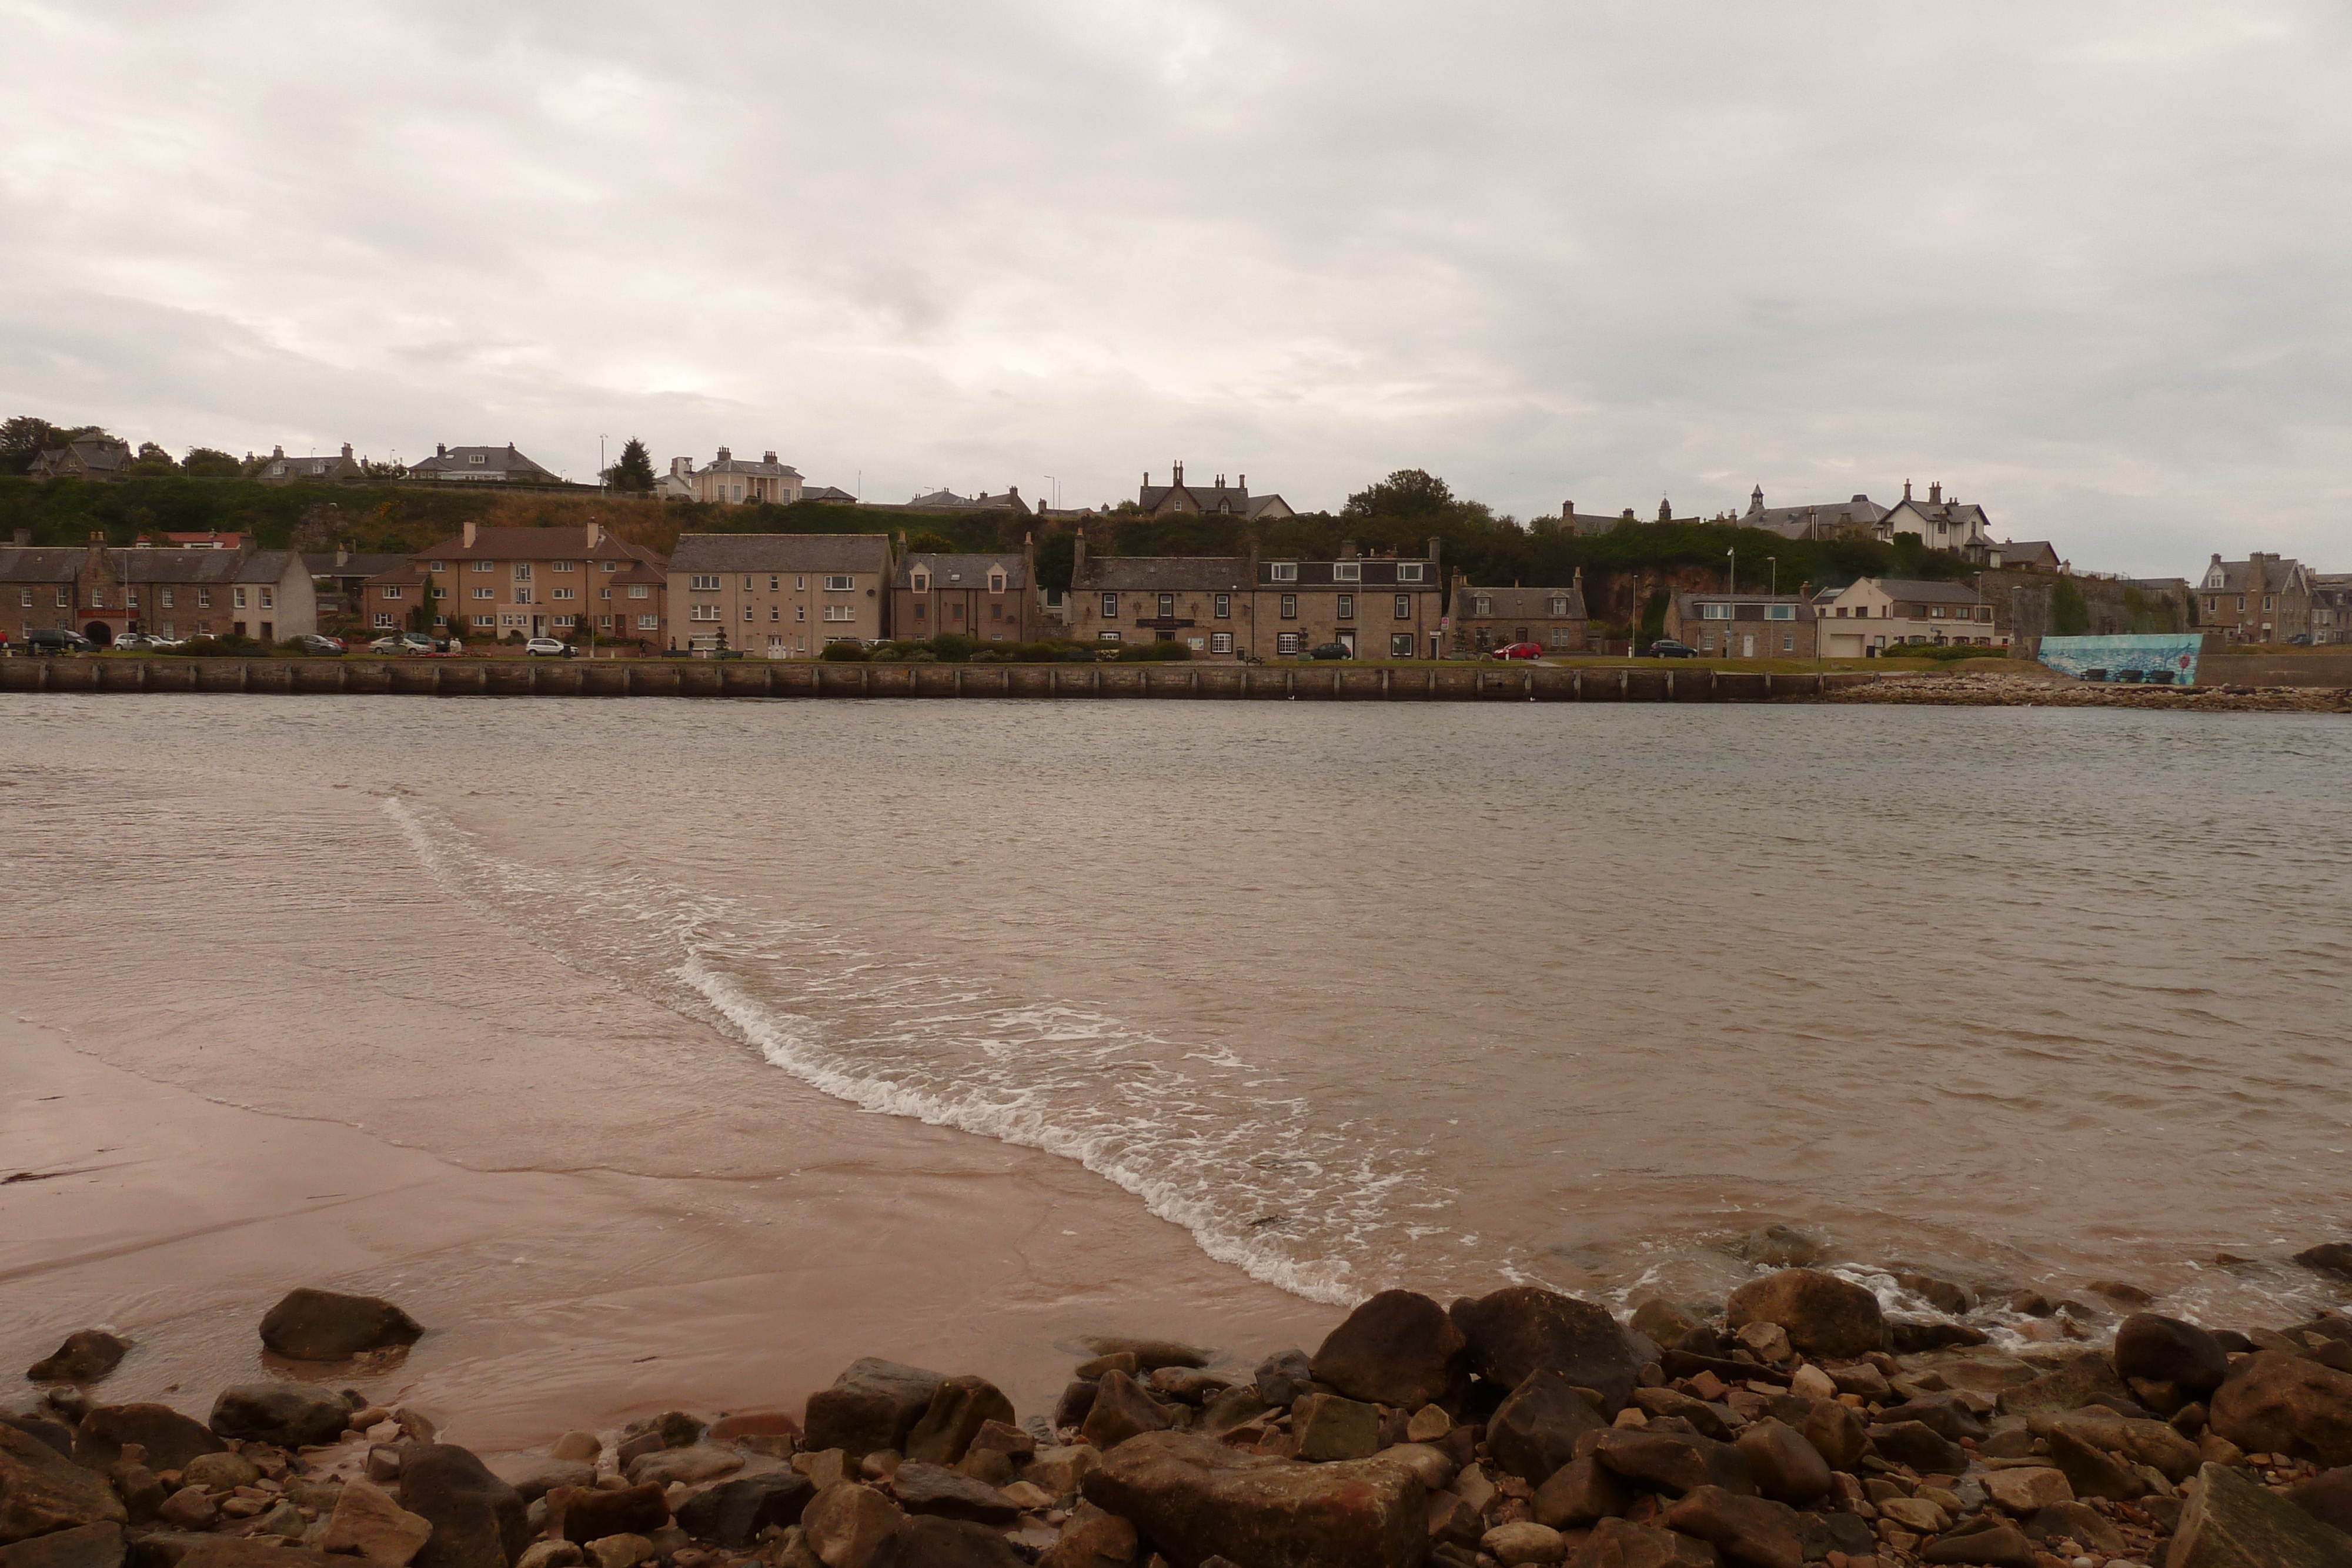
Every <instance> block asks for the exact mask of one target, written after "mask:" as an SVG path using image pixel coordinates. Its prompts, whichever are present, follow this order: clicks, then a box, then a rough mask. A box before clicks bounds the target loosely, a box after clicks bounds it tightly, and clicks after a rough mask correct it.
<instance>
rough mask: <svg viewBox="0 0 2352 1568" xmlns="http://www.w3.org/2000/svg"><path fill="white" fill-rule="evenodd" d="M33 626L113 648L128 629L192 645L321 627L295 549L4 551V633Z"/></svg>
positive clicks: (18, 636) (95, 544)
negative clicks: (217, 638) (205, 640)
mask: <svg viewBox="0 0 2352 1568" xmlns="http://www.w3.org/2000/svg"><path fill="white" fill-rule="evenodd" d="M35 627H61V628H64V629H67V630H69V631H74V632H80V633H82V635H84V636H86V637H88V638H89V640H90V641H91V642H93V643H111V642H113V641H114V640H115V639H116V638H118V637H121V636H122V635H123V634H124V633H126V632H147V633H152V634H153V635H155V636H160V637H169V638H173V639H175V640H185V639H188V638H192V637H207V636H224V635H228V634H231V633H234V634H236V635H237V636H243V637H253V638H257V639H259V640H260V641H262V642H265V643H276V642H282V641H284V640H285V639H286V638H289V637H294V636H299V635H300V634H301V633H303V632H316V631H317V630H318V629H319V615H318V604H317V600H316V597H315V596H314V594H313V593H312V591H311V584H310V572H309V570H307V569H306V568H305V567H304V566H303V564H302V560H301V558H300V557H299V556H298V555H296V554H294V553H293V552H291V551H289V550H255V549H235V550H214V549H151V548H141V549H110V548H109V547H108V546H107V544H106V542H105V538H104V536H102V535H98V534H93V535H91V536H90V540H89V544H88V545H87V546H86V547H85V548H83V549H26V548H16V549H0V632H6V633H7V636H8V640H9V641H10V642H12V643H21V642H22V641H23V640H24V635H25V633H26V632H27V631H30V630H32V629H33V628H35Z"/></svg>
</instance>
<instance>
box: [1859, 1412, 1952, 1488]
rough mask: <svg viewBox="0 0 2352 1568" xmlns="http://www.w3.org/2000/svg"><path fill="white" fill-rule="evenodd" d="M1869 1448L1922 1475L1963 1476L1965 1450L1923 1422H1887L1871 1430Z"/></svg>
mask: <svg viewBox="0 0 2352 1568" xmlns="http://www.w3.org/2000/svg"><path fill="white" fill-rule="evenodd" d="M1870 1442H1871V1446H1872V1447H1873V1448H1876V1449H1877V1450H1878V1452H1879V1454H1880V1455H1881V1456H1882V1457H1883V1458H1888V1459H1892V1460H1894V1461H1895V1463H1896V1464H1898V1465H1908V1466H1910V1467H1911V1468H1912V1469H1915V1470H1916V1471H1918V1472H1919V1473H1920V1474H1921V1475H1923V1476H1924V1475H1944V1476H1958V1475H1966V1474H1967V1473H1968V1469H1969V1454H1968V1450H1967V1449H1965V1448H1961V1447H1960V1446H1959V1445H1958V1443H1955V1442H1953V1441H1952V1440H1951V1439H1950V1438H1948V1437H1945V1436H1944V1435H1943V1434H1942V1433H1941V1432H1938V1431H1937V1430H1936V1429H1935V1428H1934V1427H1930V1426H1928V1425H1927V1423H1926V1422H1924V1421H1890V1422H1885V1423H1882V1424H1881V1425H1879V1426H1875V1427H1872V1428H1870Z"/></svg>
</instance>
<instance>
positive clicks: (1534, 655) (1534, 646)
mask: <svg viewBox="0 0 2352 1568" xmlns="http://www.w3.org/2000/svg"><path fill="white" fill-rule="evenodd" d="M1493 656H1494V657H1496V658H1497V659H1540V658H1542V657H1543V647H1542V645H1541V644H1540V643H1504V644H1503V645H1502V646H1501V647H1499V648H1497V649H1496V650H1495V652H1494V655H1493Z"/></svg>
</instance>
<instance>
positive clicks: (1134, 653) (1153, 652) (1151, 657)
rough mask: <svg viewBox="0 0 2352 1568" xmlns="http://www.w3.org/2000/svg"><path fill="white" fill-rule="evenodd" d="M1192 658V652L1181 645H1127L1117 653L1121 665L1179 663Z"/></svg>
mask: <svg viewBox="0 0 2352 1568" xmlns="http://www.w3.org/2000/svg"><path fill="white" fill-rule="evenodd" d="M1191 657H1192V649H1191V648H1190V647H1188V646H1186V645H1185V644H1184V643H1128V644H1127V645H1125V646H1124V647H1122V648H1120V649H1119V651H1118V662H1119V663H1120V664H1159V663H1161V662H1163V661H1168V662H1180V663H1181V661H1183V660H1186V659H1189V658H1191Z"/></svg>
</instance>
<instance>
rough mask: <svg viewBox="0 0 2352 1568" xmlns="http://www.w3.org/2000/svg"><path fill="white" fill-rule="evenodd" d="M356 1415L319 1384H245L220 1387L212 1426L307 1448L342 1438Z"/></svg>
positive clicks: (253, 1438)
mask: <svg viewBox="0 0 2352 1568" xmlns="http://www.w3.org/2000/svg"><path fill="white" fill-rule="evenodd" d="M351 1417H352V1407H351V1406H349V1405H347V1404H345V1403H344V1402H343V1397H342V1396H341V1395H340V1394H337V1393H336V1392H335V1391H334V1390H333V1389H331V1388H321V1387H320V1386H319V1385H317V1384H315V1383H241V1384H238V1385H236V1386H235V1387H233V1388H224V1389H222V1390H221V1391H220V1397H218V1398H217V1399H215V1400H214V1401H213V1414H212V1419H211V1422H210V1425H211V1427H212V1429H213V1430H214V1431H215V1432H217V1433H219V1434H220V1435H221V1436H222V1437H236V1438H238V1439H240V1440H244V1441H248V1442H261V1443H275V1444H277V1445H278V1447H280V1448H310V1447H314V1446H316V1445H319V1444H322V1443H331V1442H333V1441H334V1440H335V1439H336V1438H338V1437H341V1436H342V1435H343V1431H344V1428H346V1427H349V1426H350V1425H351ZM150 1465H151V1468H152V1461H151V1462H150Z"/></svg>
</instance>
